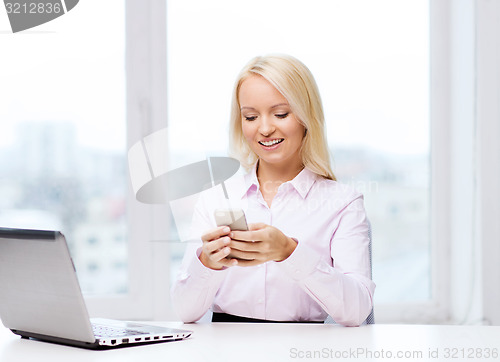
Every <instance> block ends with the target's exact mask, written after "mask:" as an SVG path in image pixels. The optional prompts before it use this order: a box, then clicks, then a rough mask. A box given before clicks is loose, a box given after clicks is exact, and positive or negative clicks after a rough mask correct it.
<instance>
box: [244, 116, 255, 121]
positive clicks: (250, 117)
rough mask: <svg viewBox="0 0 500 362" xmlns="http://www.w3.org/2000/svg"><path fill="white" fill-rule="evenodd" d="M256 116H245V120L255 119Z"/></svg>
mask: <svg viewBox="0 0 500 362" xmlns="http://www.w3.org/2000/svg"><path fill="white" fill-rule="evenodd" d="M256 118H257V116H245V119H246V120H247V121H255V119H256Z"/></svg>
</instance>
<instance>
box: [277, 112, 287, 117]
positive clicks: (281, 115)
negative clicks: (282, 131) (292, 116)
mask: <svg viewBox="0 0 500 362" xmlns="http://www.w3.org/2000/svg"><path fill="white" fill-rule="evenodd" d="M275 116H276V117H278V118H286V117H288V112H286V113H280V114H275Z"/></svg>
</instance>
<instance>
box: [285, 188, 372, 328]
mask: <svg viewBox="0 0 500 362" xmlns="http://www.w3.org/2000/svg"><path fill="white" fill-rule="evenodd" d="M338 220H339V221H338V226H337V227H336V228H335V230H334V234H333V235H332V238H331V241H330V242H331V257H332V259H333V266H332V265H330V264H329V263H328V262H327V261H325V259H324V258H322V257H321V255H320V254H319V253H318V252H317V251H315V250H313V249H312V248H311V247H309V246H308V245H307V243H305V242H301V241H300V240H298V244H297V247H296V249H295V251H294V252H293V253H292V254H291V255H290V256H289V257H288V258H287V259H286V260H284V261H282V262H279V263H277V264H278V265H279V266H280V267H281V268H282V269H283V270H284V271H285V272H286V273H287V274H288V275H289V276H290V277H291V278H292V279H293V280H295V282H297V283H298V284H299V285H300V287H301V288H302V289H303V290H304V291H305V292H306V293H307V294H309V296H311V297H312V298H313V299H314V300H315V301H316V302H317V303H318V304H319V305H320V306H321V307H322V308H323V310H325V311H326V312H327V313H328V314H329V315H330V316H331V317H332V318H333V320H334V321H335V322H337V323H339V324H342V325H345V326H358V325H360V324H361V323H363V321H364V320H365V319H366V317H367V316H368V314H369V313H370V311H371V309H372V307H373V300H372V299H373V293H374V290H375V284H374V283H373V281H372V280H371V265H370V256H369V236H368V227H369V226H368V221H367V219H366V214H365V210H364V206H363V197H362V196H361V195H359V197H357V198H356V199H355V200H353V201H352V202H351V203H349V204H348V205H347V206H346V207H345V208H343V209H342V210H341V212H340V213H339V215H338Z"/></svg>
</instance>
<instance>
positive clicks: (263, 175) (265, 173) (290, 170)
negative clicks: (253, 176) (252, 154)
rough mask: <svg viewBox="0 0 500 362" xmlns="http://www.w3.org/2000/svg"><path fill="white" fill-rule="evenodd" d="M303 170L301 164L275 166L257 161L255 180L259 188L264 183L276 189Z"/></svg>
mask: <svg viewBox="0 0 500 362" xmlns="http://www.w3.org/2000/svg"><path fill="white" fill-rule="evenodd" d="M303 168H304V165H302V162H297V163H296V164H286V165H283V164H282V165H275V164H269V163H266V162H262V160H259V164H258V165H257V178H258V180H259V183H260V184H261V186H262V183H263V182H264V183H271V184H274V185H276V188H278V187H279V185H280V184H282V183H284V182H287V181H290V180H293V179H294V178H295V176H297V175H298V174H299V173H300V171H302V169H303Z"/></svg>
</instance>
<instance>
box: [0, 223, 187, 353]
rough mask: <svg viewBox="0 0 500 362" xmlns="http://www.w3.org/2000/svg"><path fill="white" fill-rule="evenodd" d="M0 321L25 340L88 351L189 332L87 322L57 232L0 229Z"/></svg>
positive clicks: (62, 239) (65, 249) (179, 336)
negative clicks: (46, 342) (41, 341)
mask: <svg viewBox="0 0 500 362" xmlns="http://www.w3.org/2000/svg"><path fill="white" fill-rule="evenodd" d="M0 318H1V320H2V323H3V324H4V326H5V327H7V328H9V329H10V330H11V331H12V332H14V333H15V334H18V335H20V336H22V337H23V338H34V339H39V340H44V341H48V342H55V343H61V344H67V345H72V346H77V347H84V348H91V349H101V348H103V349H105V348H113V347H123V346H130V345H136V344H140V343H142V344H145V343H155V342H165V341H175V340H181V339H184V338H187V337H189V336H190V335H191V333H192V332H191V331H186V330H179V329H171V328H163V327H156V326H148V325H143V324H138V323H132V322H122V321H115V320H108V319H94V318H92V319H90V318H89V315H88V312H87V307H86V306H85V302H84V299H83V296H82V292H81V290H80V285H79V284H78V279H77V277H76V272H75V268H74V265H73V261H72V260H71V257H70V254H69V250H68V246H67V243H66V239H65V237H64V235H63V234H62V233H60V232H59V231H46V230H26V229H11V228H0Z"/></svg>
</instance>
